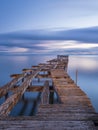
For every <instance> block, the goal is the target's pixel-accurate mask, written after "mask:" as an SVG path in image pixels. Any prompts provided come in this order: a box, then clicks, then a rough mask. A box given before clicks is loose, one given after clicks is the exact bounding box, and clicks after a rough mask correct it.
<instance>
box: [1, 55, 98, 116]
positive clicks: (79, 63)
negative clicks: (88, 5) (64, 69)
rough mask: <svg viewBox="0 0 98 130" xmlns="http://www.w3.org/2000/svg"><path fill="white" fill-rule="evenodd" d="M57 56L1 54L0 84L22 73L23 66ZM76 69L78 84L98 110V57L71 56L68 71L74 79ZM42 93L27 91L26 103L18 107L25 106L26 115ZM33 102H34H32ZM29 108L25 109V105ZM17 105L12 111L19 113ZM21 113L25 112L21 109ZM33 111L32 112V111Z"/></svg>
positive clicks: (29, 65) (20, 103)
mask: <svg viewBox="0 0 98 130" xmlns="http://www.w3.org/2000/svg"><path fill="white" fill-rule="evenodd" d="M55 57H56V56H0V86H2V85H4V84H5V83H7V82H8V81H10V80H11V78H10V74H15V73H21V72H22V71H21V70H22V69H23V68H30V67H31V66H32V65H37V64H38V63H43V62H45V61H47V60H49V59H51V58H55ZM76 70H77V71H78V82H77V84H78V86H80V88H81V89H82V90H83V91H84V92H85V93H86V94H87V95H88V97H89V98H90V99H91V101H92V104H93V106H94V108H95V110H96V111H97V112H98V103H97V101H98V57H97V56H91V55H85V56H69V64H68V73H69V75H70V76H71V77H72V79H73V80H74V81H76ZM39 96H40V93H33V94H31V95H29V94H28V92H26V93H25V97H24V98H25V103H24V105H23V100H21V101H20V102H19V103H18V104H17V107H18V108H21V107H23V108H24V109H23V110H25V113H26V114H25V115H28V111H30V109H31V108H32V107H33V108H34V103H35V104H36V102H35V99H36V98H37V99H38V98H39ZM28 101H29V103H28ZM32 102H33V104H32ZM27 103H28V108H27V109H25V106H27ZM17 107H16V108H15V109H14V110H13V111H12V115H14V114H13V113H16V115H17ZM19 113H20V115H22V114H23V113H24V112H23V111H20V112H19ZM31 113H32V112H31Z"/></svg>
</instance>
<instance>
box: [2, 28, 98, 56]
mask: <svg viewBox="0 0 98 130" xmlns="http://www.w3.org/2000/svg"><path fill="white" fill-rule="evenodd" d="M0 52H1V53H17V54H19V53H22V54H23V53H25V54H46V53H47V54H48V53H49V54H53V53H69V54H76V53H77V54H80V53H81V54H88V53H89V54H98V27H90V28H82V29H71V30H64V29H63V30H57V29H56V30H55V29H52V30H33V31H32V30H30V31H29V30H28V31H20V32H13V33H8V34H1V35H0Z"/></svg>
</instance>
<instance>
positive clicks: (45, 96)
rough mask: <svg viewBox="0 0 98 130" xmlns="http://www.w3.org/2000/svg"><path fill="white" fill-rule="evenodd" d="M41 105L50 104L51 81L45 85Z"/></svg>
mask: <svg viewBox="0 0 98 130" xmlns="http://www.w3.org/2000/svg"><path fill="white" fill-rule="evenodd" d="M41 104H49V81H46V82H45V84H44V89H43V92H42V95H41Z"/></svg>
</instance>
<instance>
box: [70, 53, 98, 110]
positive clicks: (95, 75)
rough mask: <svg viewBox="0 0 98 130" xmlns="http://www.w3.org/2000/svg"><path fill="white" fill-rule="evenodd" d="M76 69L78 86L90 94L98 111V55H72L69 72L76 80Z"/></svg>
mask: <svg viewBox="0 0 98 130" xmlns="http://www.w3.org/2000/svg"><path fill="white" fill-rule="evenodd" d="M76 70H78V86H80V87H81V89H82V90H83V91H84V92H85V93H86V94H87V95H88V97H89V98H90V99H91V101H92V104H93V106H94V108H95V110H96V111H97V112H98V103H97V98H98V57H97V56H70V58H69V64H68V73H69V75H70V76H71V77H72V79H73V80H74V81H75V80H76Z"/></svg>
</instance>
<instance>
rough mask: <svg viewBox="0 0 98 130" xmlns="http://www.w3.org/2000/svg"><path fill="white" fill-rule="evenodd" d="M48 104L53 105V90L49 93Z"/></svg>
mask: <svg viewBox="0 0 98 130" xmlns="http://www.w3.org/2000/svg"><path fill="white" fill-rule="evenodd" d="M49 103H50V104H53V103H54V90H52V91H50V95H49Z"/></svg>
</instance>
